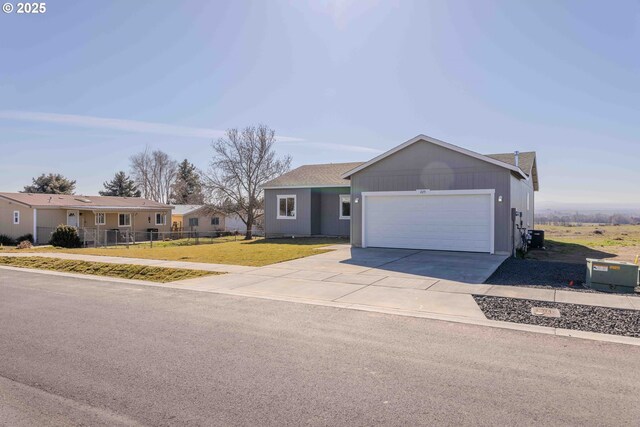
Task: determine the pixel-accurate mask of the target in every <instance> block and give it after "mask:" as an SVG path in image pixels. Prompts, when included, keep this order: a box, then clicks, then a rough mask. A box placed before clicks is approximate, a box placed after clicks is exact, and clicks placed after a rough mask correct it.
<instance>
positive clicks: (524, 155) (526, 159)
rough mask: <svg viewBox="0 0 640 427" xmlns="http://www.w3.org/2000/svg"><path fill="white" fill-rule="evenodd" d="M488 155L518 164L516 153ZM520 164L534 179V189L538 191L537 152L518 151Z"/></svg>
mask: <svg viewBox="0 0 640 427" xmlns="http://www.w3.org/2000/svg"><path fill="white" fill-rule="evenodd" d="M486 156H487V157H491V158H492V159H496V160H499V161H501V162H504V163H508V164H510V165H513V166H515V165H516V155H515V153H499V154H487V155H486ZM518 166H519V167H520V169H522V171H523V172H524V173H525V174H526V175H527V176H530V177H531V179H532V180H533V189H534V190H535V191H538V187H539V184H538V168H537V166H536V152H535V151H524V152H520V153H518Z"/></svg>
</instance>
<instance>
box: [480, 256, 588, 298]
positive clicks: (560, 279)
mask: <svg viewBox="0 0 640 427" xmlns="http://www.w3.org/2000/svg"><path fill="white" fill-rule="evenodd" d="M586 273H587V266H586V263H584V264H575V263H570V262H552V261H538V260H531V259H516V258H507V259H506V260H505V262H503V263H502V265H501V266H500V267H498V269H497V270H496V271H495V272H494V273H493V274H492V275H491V277H489V278H488V279H487V280H486V281H485V283H486V284H489V285H505V286H531V287H544V288H567V289H576V290H589V289H586V288H585V287H584V282H585V280H586ZM572 282H573V285H571V283H572ZM589 291H590V290H589Z"/></svg>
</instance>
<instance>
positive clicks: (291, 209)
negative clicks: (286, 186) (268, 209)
mask: <svg viewBox="0 0 640 427" xmlns="http://www.w3.org/2000/svg"><path fill="white" fill-rule="evenodd" d="M277 218H278V219H296V196H295V195H284V196H278V212H277Z"/></svg>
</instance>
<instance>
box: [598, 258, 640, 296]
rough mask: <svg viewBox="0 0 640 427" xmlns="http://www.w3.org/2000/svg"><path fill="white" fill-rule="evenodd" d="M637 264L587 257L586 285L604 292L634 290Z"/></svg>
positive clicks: (630, 291)
mask: <svg viewBox="0 0 640 427" xmlns="http://www.w3.org/2000/svg"><path fill="white" fill-rule="evenodd" d="M639 274H640V272H639V267H638V265H637V264H632V263H630V262H623V261H607V260H604V259H589V258H587V287H589V288H591V289H595V290H598V291H605V292H622V293H633V292H635V289H636V287H637V286H638V285H639V283H638V275H639Z"/></svg>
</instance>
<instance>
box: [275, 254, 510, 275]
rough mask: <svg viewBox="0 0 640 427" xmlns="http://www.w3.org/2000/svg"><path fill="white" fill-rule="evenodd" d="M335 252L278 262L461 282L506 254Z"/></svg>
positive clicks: (496, 264) (488, 269)
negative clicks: (337, 266) (345, 267)
mask: <svg viewBox="0 0 640 427" xmlns="http://www.w3.org/2000/svg"><path fill="white" fill-rule="evenodd" d="M333 248H336V250H335V252H331V253H328V254H323V255H319V256H315V257H309V258H304V259H300V260H294V261H289V262H285V263H280V264H278V265H279V266H283V267H284V265H285V264H288V265H289V266H295V267H296V268H301V267H302V268H304V267H307V268H310V269H315V268H318V267H322V266H323V265H324V266H326V267H327V268H328V269H332V266H331V263H338V264H340V265H350V266H356V267H362V268H365V269H367V270H366V271H359V273H361V274H365V275H379V276H386V277H395V278H407V279H422V280H435V281H437V280H450V281H454V282H462V283H475V284H478V283H484V282H485V281H486V280H487V279H488V278H489V276H491V275H492V274H493V272H494V271H496V269H497V268H498V267H499V266H500V264H502V262H503V261H504V260H505V259H506V258H507V257H506V256H504V255H490V254H483V253H471V252H443V251H425V250H411V249H383V248H366V249H362V248H351V247H349V246H346V245H336V246H334V247H333Z"/></svg>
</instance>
